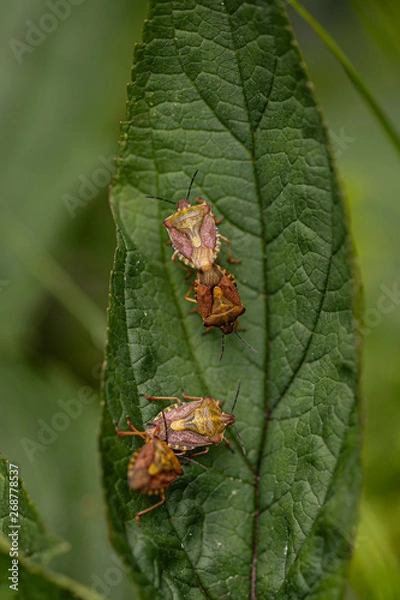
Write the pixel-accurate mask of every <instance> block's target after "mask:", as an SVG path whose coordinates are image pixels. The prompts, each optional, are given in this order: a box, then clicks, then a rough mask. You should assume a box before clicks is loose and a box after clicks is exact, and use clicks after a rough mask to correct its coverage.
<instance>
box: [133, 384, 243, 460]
mask: <svg viewBox="0 0 400 600" xmlns="http://www.w3.org/2000/svg"><path fill="white" fill-rule="evenodd" d="M239 390H240V382H239V385H238V389H237V392H236V396H235V400H234V402H233V406H232V411H233V410H234V408H235V405H236V401H237V399H238V396H239ZM141 395H142V396H144V397H145V398H147V400H171V401H174V402H175V404H173V405H172V406H169V407H167V408H165V409H164V410H162V411H161V412H160V413H158V415H157V416H156V417H155V418H154V419H153V421H151V422H150V423H148V424H147V426H146V432H147V433H149V434H150V435H155V432H157V436H158V437H159V438H160V439H161V440H163V441H164V442H165V443H166V444H168V446H169V447H170V448H172V449H173V450H178V451H180V452H181V453H182V454H184V453H185V452H187V451H188V450H195V449H196V448H200V447H202V446H206V448H205V450H203V451H202V452H199V453H197V454H205V453H206V452H208V450H209V446H210V445H211V444H215V445H219V444H221V442H222V441H224V442H225V443H226V445H227V446H228V447H229V448H230V444H229V442H228V440H227V439H226V438H225V437H224V434H225V430H226V428H227V427H229V425H233V424H234V423H235V420H236V419H235V416H234V415H233V414H232V413H225V412H223V411H222V409H221V402H220V400H214V398H211V396H205V397H204V398H203V397H202V396H188V395H187V394H185V393H184V391H183V390H182V398H183V399H184V400H185V401H188V402H182V400H180V398H178V397H177V396H148V395H146V394H141ZM238 437H239V436H238ZM239 439H240V438H239Z"/></svg>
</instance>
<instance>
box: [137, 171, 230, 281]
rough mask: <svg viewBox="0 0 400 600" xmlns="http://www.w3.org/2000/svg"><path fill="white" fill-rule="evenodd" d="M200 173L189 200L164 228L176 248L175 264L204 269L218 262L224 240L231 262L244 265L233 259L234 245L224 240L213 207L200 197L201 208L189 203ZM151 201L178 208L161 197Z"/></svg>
mask: <svg viewBox="0 0 400 600" xmlns="http://www.w3.org/2000/svg"><path fill="white" fill-rule="evenodd" d="M197 172H198V171H196V172H195V173H194V175H193V177H192V180H191V182H190V185H189V189H188V193H187V198H186V199H183V200H179V202H178V204H177V211H176V212H175V213H174V214H173V215H171V216H170V217H168V218H167V219H165V221H164V226H165V227H166V229H167V231H168V235H169V237H170V240H171V242H172V246H173V248H174V254H173V256H172V260H173V261H175V258H179V259H180V260H181V261H182V262H183V263H185V264H186V265H187V266H188V267H190V268H192V269H200V268H201V267H203V266H205V265H208V264H211V263H213V262H214V261H215V260H216V258H217V256H218V254H219V251H220V249H221V240H223V241H224V242H226V244H227V246H228V260H229V262H240V260H234V259H233V258H232V256H231V247H230V242H229V240H228V238H225V237H223V236H221V234H220V232H219V230H218V227H217V224H218V223H220V221H217V220H216V219H215V216H214V214H213V213H212V211H211V206H210V205H209V204H207V202H206V201H205V200H202V199H201V198H199V197H198V198H196V202H197V203H198V205H197V206H196V205H192V204H190V202H189V197H190V192H191V189H192V185H193V182H194V180H195V177H196V175H197ZM147 198H155V199H156V200H163V201H164V202H169V203H170V204H174V202H172V200H168V199H167V198H160V197H158V196H147ZM221 220H222V219H221Z"/></svg>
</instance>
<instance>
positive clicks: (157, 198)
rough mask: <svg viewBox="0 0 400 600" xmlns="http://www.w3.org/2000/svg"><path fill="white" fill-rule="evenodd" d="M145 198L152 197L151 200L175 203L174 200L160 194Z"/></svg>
mask: <svg viewBox="0 0 400 600" xmlns="http://www.w3.org/2000/svg"><path fill="white" fill-rule="evenodd" d="M146 198H152V199H153V200H162V201H163V202H168V204H173V205H174V206H175V205H176V202H173V201H172V200H168V198H160V196H146Z"/></svg>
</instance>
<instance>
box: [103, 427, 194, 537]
mask: <svg viewBox="0 0 400 600" xmlns="http://www.w3.org/2000/svg"><path fill="white" fill-rule="evenodd" d="M127 422H128V426H129V429H130V431H121V430H120V429H119V427H118V425H117V423H114V425H115V431H116V433H117V435H119V436H130V435H138V436H140V437H141V438H142V439H143V440H144V442H145V444H144V446H142V447H141V448H140V449H139V450H137V451H136V452H134V453H133V454H132V457H131V459H130V461H129V465H128V483H129V487H130V488H132V489H133V490H136V491H138V492H141V493H142V494H148V495H158V496H160V497H161V500H160V501H159V502H157V503H156V504H153V505H152V506H150V507H149V508H146V509H144V510H141V511H139V512H137V513H136V521H137V524H138V525H139V526H140V517H142V516H143V515H145V514H146V513H148V512H150V511H152V510H154V509H155V508H157V507H158V506H161V505H162V504H164V503H165V501H166V499H165V492H166V490H167V489H168V488H169V487H170V486H171V485H172V483H173V482H174V481H175V479H176V478H177V477H179V476H180V475H182V474H183V471H182V467H181V464H180V462H179V460H178V458H177V456H176V454H174V452H173V451H172V450H171V448H169V446H168V445H167V444H166V443H165V442H163V441H162V439H160V437H159V436H158V425H157V426H156V427H154V429H153V431H152V435H150V434H149V433H148V432H146V431H138V430H137V429H136V427H134V426H133V425H132V423H131V421H130V419H129V417H127Z"/></svg>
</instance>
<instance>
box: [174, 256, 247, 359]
mask: <svg viewBox="0 0 400 600" xmlns="http://www.w3.org/2000/svg"><path fill="white" fill-rule="evenodd" d="M192 289H194V294H195V298H196V299H195V300H194V299H193V298H191V297H190V293H191V291H192ZM185 298H186V300H188V301H189V302H195V303H196V302H197V306H198V310H197V312H198V313H199V314H200V316H201V317H202V319H203V325H204V327H207V331H209V330H210V329H211V328H212V327H218V328H219V329H221V331H222V349H221V356H220V360H222V357H223V354H224V348H225V345H224V339H225V338H224V335H229V334H230V333H232V332H233V333H235V335H236V336H237V337H238V338H239V340H240V341H241V342H242V343H243V344H244V345H245V346H246V348H248V349H249V350H251V351H252V352H255V353H257V350H255V348H253V346H250V344H248V343H247V342H246V341H245V340H244V339H243V338H242V337H241V336H240V335H239V334H238V332H237V319H238V318H239V317H240V316H241V315H242V314H243V313H244V312H245V310H246V309H245V307H244V306H243V304H242V301H241V299H240V295H239V292H238V289H237V285H236V281H235V277H234V276H233V275H232V273H229V271H227V270H226V269H224V268H223V267H220V266H219V265H216V264H211V265H206V266H204V267H203V268H201V269H199V272H198V274H197V277H196V279H195V281H194V284H193V286H192V287H191V288H190V289H189V291H188V293H187V294H186V296H185Z"/></svg>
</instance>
